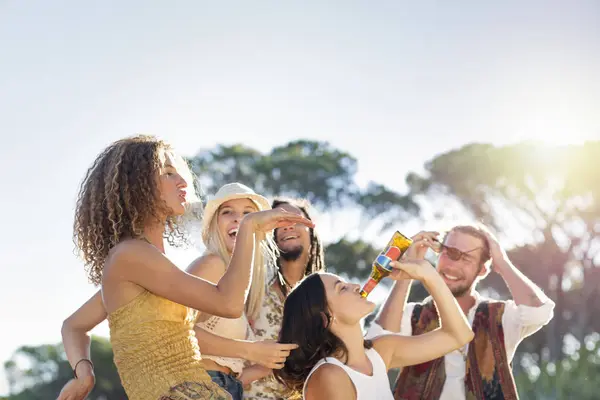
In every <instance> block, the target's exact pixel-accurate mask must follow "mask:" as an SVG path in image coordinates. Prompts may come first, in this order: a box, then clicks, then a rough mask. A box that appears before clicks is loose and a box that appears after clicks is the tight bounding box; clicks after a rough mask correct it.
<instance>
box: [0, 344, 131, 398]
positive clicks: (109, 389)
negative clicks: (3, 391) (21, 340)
mask: <svg viewBox="0 0 600 400" xmlns="http://www.w3.org/2000/svg"><path fill="white" fill-rule="evenodd" d="M91 357H92V360H93V361H94V371H95V374H96V385H95V387H94V390H93V391H92V393H91V394H90V396H89V399H90V400H107V399H111V400H112V399H115V400H116V399H127V396H126V395H125V390H124V389H123V387H122V386H121V380H120V378H119V375H118V373H117V368H116V366H115V365H114V363H113V352H112V347H111V345H110V342H109V341H108V340H107V339H105V338H98V337H93V338H92V345H91ZM4 369H5V371H6V376H7V378H8V382H9V388H10V393H12V394H11V395H10V396H9V397H8V398H7V400H25V399H27V400H38V399H39V400H47V399H54V398H56V396H58V393H59V392H60V390H61V389H62V387H63V386H64V385H65V383H67V382H68V381H69V379H71V378H72V377H73V371H72V369H71V366H70V365H69V362H68V361H67V358H66V355H65V353H64V349H63V347H62V344H56V345H41V346H23V347H20V348H19V349H18V350H17V351H16V352H15V354H14V355H13V357H12V358H11V359H10V360H8V361H7V362H5V363H4Z"/></svg>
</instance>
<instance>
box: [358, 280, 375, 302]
mask: <svg viewBox="0 0 600 400" xmlns="http://www.w3.org/2000/svg"><path fill="white" fill-rule="evenodd" d="M375 286H377V281H375V279H373V278H369V280H368V281H367V283H365V286H363V288H362V290H361V291H360V295H361V296H362V297H367V296H368V295H369V293H371V291H372V290H373V288H375Z"/></svg>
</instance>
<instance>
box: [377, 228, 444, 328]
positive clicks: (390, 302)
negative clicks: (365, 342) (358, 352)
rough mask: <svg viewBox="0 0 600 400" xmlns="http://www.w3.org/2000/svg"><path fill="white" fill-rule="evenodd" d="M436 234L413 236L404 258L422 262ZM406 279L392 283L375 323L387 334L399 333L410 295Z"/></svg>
mask: <svg viewBox="0 0 600 400" xmlns="http://www.w3.org/2000/svg"><path fill="white" fill-rule="evenodd" d="M438 235H439V233H438V232H426V231H423V232H419V233H417V234H416V235H414V236H413V237H412V238H411V240H412V241H413V243H412V244H411V246H410V247H409V248H408V250H406V253H405V254H404V258H408V259H412V260H423V259H424V258H425V253H426V252H427V249H428V248H433V246H434V243H435V241H436V238H437V236H438ZM406 278H407V279H399V280H397V281H396V282H394V286H393V287H392V290H391V292H390V294H389V296H388V298H387V299H386V301H385V303H384V304H383V307H382V308H381V311H380V313H379V315H378V316H377V319H375V322H376V323H377V324H378V325H379V326H381V327H382V328H383V329H385V330H386V331H389V332H393V333H398V332H400V326H401V322H402V315H403V314H404V308H405V307H406V301H407V299H408V295H409V294H410V287H411V284H412V279H410V278H409V277H408V276H406Z"/></svg>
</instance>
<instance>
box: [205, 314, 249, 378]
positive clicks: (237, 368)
mask: <svg viewBox="0 0 600 400" xmlns="http://www.w3.org/2000/svg"><path fill="white" fill-rule="evenodd" d="M196 326H199V327H200V328H202V329H204V330H205V331H208V332H210V333H214V334H215V335H219V336H221V337H224V338H227V339H238V340H245V339H250V340H252V339H253V335H252V330H251V329H250V325H249V324H248V319H247V318H246V314H245V313H244V314H242V316H241V317H239V318H221V317H217V316H214V315H213V316H211V317H210V318H209V319H207V320H206V321H203V322H198V323H197V324H196ZM200 351H202V348H200ZM202 357H203V358H207V359H209V360H213V361H214V362H216V363H217V364H219V365H222V366H224V367H227V368H230V369H231V370H232V371H233V372H235V373H238V374H240V373H241V372H242V370H243V369H244V360H242V359H241V358H231V357H218V356H212V355H204V354H202Z"/></svg>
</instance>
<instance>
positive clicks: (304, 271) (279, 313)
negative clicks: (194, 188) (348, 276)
mask: <svg viewBox="0 0 600 400" xmlns="http://www.w3.org/2000/svg"><path fill="white" fill-rule="evenodd" d="M271 206H272V208H273V209H275V208H280V209H283V210H285V211H288V212H290V213H294V214H298V215H301V216H304V217H306V218H308V219H310V220H312V218H311V216H310V212H309V209H310V205H309V203H308V201H307V200H304V199H284V198H276V199H275V200H274V201H273V204H272V205H271ZM274 234H275V243H276V244H277V247H279V252H280V256H279V258H278V260H277V265H276V266H275V276H274V277H273V279H272V280H271V281H270V282H269V283H268V288H267V293H266V295H265V298H264V300H263V306H262V308H261V310H260V312H259V315H258V317H257V318H256V319H255V320H253V321H250V323H251V325H252V328H253V330H254V334H255V335H256V339H257V340H268V339H271V340H277V338H278V337H279V330H280V329H281V321H282V317H283V303H284V301H285V298H286V296H287V294H288V293H289V292H290V290H291V289H292V288H293V287H294V286H295V285H296V283H298V282H299V281H300V280H302V278H304V277H305V276H308V275H310V274H313V273H315V272H318V271H323V270H324V269H325V262H324V257H323V245H322V243H321V239H320V238H319V236H318V234H317V232H316V231H315V230H314V229H313V228H308V227H305V226H302V225H300V224H297V225H293V226H288V227H285V228H280V229H276V230H275V233H274ZM258 378H260V379H258ZM257 379H258V380H257ZM240 380H241V381H242V382H244V383H248V382H252V381H254V382H253V383H252V385H250V386H249V387H248V386H246V388H245V389H246V390H245V391H244V398H245V399H252V400H258V399H277V400H280V399H281V400H283V399H286V397H285V393H286V392H287V388H286V387H285V386H283V385H282V384H281V383H279V382H277V381H276V380H275V378H274V377H273V375H272V374H271V371H270V370H267V369H265V368H264V367H261V366H253V367H249V368H246V369H244V372H243V373H242V375H241V376H240Z"/></svg>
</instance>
